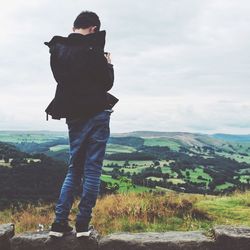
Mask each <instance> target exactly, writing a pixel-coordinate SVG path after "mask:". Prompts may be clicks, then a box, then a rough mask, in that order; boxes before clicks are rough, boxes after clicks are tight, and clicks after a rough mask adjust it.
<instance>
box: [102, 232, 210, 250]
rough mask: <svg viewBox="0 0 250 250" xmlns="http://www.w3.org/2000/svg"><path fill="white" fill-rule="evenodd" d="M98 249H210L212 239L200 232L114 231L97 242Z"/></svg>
mask: <svg viewBox="0 0 250 250" xmlns="http://www.w3.org/2000/svg"><path fill="white" fill-rule="evenodd" d="M99 249H100V250H111V249H112V250H144V249H145V250H163V249H164V250H168V249H169V250H182V249H183V250H211V249H214V241H213V240H212V239H209V238H207V237H206V236H204V235H203V234H202V233H201V232H196V231H194V232H164V233H155V232H145V233H114V234H110V235H108V236H104V237H103V238H102V239H101V240H100V242H99Z"/></svg>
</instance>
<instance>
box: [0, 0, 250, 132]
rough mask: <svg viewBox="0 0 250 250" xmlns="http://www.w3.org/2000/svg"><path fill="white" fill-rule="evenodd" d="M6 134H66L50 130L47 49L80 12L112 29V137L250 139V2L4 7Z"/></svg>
mask: <svg viewBox="0 0 250 250" xmlns="http://www.w3.org/2000/svg"><path fill="white" fill-rule="evenodd" d="M1 9H2V11H1V16H0V23H1V31H0V50H1V57H0V87H1V91H0V116H1V119H0V130H60V131H66V130H67V124H66V123H65V119H61V120H52V119H49V120H48V121H46V114H45V108H46V107H47V106H48V104H49V103H50V101H51V100H52V99H53V97H54V94H55V89H56V82H55V80H54V79H53V76H52V73H51V70H50V66H49V51H48V47H47V46H45V45H44V44H43V43H44V42H45V41H49V40H50V39H51V38H52V37H53V36H54V35H60V36H68V34H70V33H71V32H72V25H73V21H74V19H75V18H76V16H77V15H78V14H79V13H80V12H81V11H83V10H90V11H94V12H96V13H97V14H98V15H99V17H100V20H101V23H102V25H101V30H106V33H107V34H106V46H105V50H106V51H109V52H110V53H111V57H112V63H113V64H114V71H115V82H114V86H113V88H112V89H111V91H110V93H112V94H113V95H115V96H116V97H118V98H119V102H118V103H117V104H116V105H115V107H114V108H113V109H114V112H113V113H112V114H111V121H110V128H111V133H116V132H129V131H138V130H150V131H179V132H196V133H206V134H213V133H230V134H250V82H249V80H250V71H249V66H250V43H249V41H250V15H249V13H250V2H249V1H247V0H188V1H187V0H158V1H152V0H144V1H134V0H133V1H132V0H126V1H117V0H105V1H102V0H99V1H97V0H91V1H80V0H74V1H69V0H67V1H66V0H60V1H59V0H53V1H48V0H25V1H18V0H9V1H3V0H1Z"/></svg>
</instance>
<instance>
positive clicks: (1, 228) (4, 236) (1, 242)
mask: <svg viewBox="0 0 250 250" xmlns="http://www.w3.org/2000/svg"><path fill="white" fill-rule="evenodd" d="M14 234H15V226H14V224H12V223H8V224H2V225H0V250H9V249H10V241H9V240H10V238H12V237H13V236H14Z"/></svg>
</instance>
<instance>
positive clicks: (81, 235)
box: [76, 231, 91, 238]
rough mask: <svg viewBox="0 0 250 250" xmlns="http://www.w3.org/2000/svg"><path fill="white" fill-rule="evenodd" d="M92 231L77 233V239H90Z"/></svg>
mask: <svg viewBox="0 0 250 250" xmlns="http://www.w3.org/2000/svg"><path fill="white" fill-rule="evenodd" d="M90 233H91V231H88V232H77V233H76V237H77V238H80V237H88V236H89V235H90Z"/></svg>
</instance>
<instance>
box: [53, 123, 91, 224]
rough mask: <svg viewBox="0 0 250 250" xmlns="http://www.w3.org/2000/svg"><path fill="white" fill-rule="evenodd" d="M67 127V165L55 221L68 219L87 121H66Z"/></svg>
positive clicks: (81, 162)
mask: <svg viewBox="0 0 250 250" xmlns="http://www.w3.org/2000/svg"><path fill="white" fill-rule="evenodd" d="M68 128H69V142H70V159H69V162H68V164H69V167H68V172H67V175H66V177H65V179H64V182H63V185H62V188H61V192H60V196H59V199H58V202H57V205H56V209H55V214H56V218H55V221H56V222H65V221H67V220H68V216H69V213H70V210H71V207H72V204H73V202H74V197H75V194H76V191H77V189H78V188H79V187H80V184H81V178H82V176H83V167H84V162H85V156H86V141H87V134H88V133H87V132H88V130H89V121H88V120H87V121H84V120H82V121H81V120H78V121H76V122H71V123H68Z"/></svg>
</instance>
